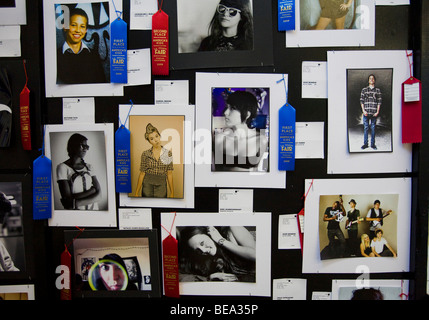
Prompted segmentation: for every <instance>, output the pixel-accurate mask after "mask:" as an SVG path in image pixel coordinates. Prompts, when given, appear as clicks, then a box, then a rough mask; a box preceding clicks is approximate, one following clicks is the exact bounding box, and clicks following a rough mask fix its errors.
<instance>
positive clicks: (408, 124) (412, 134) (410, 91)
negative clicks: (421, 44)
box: [402, 52, 422, 143]
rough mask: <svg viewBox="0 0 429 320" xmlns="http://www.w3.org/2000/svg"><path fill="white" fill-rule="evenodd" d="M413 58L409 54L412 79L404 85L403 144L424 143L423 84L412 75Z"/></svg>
mask: <svg viewBox="0 0 429 320" xmlns="http://www.w3.org/2000/svg"><path fill="white" fill-rule="evenodd" d="M411 56H412V53H408V52H407V58H408V62H409V65H410V77H409V78H408V79H407V80H406V81H405V82H403V83H402V143H420V142H422V98H421V97H422V84H421V82H420V80H418V79H417V78H415V77H413V75H412V65H413V63H412V62H411V60H410V57H411Z"/></svg>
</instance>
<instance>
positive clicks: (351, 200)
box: [319, 194, 398, 260]
mask: <svg viewBox="0 0 429 320" xmlns="http://www.w3.org/2000/svg"><path fill="white" fill-rule="evenodd" d="M397 207H398V195H397V194H373V195H372V194H371V195H369V194H352V195H350V194H349V195H321V196H320V198H319V213H320V215H319V243H320V249H321V250H320V258H321V260H326V259H342V258H353V257H360V258H377V257H392V258H396V256H397V220H398V210H397Z"/></svg>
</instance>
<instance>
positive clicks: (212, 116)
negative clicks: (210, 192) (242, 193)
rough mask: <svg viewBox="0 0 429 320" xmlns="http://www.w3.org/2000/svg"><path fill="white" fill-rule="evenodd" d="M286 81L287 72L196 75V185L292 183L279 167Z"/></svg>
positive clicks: (238, 186) (237, 185)
mask: <svg viewBox="0 0 429 320" xmlns="http://www.w3.org/2000/svg"><path fill="white" fill-rule="evenodd" d="M283 78H284V79H285V80H284V81H285V82H286V83H285V84H284V83H283V81H280V80H283ZM285 85H286V88H287V75H286V77H284V75H281V74H241V73H235V74H234V73H197V74H196V138H195V140H196V145H195V150H196V152H195V154H196V156H197V157H198V158H196V163H195V172H196V175H195V176H196V181H195V184H196V186H200V187H233V188H241V187H254V188H258V187H260V188H285V187H286V173H285V171H280V170H278V165H277V163H278V157H277V154H278V148H279V136H278V126H279V123H278V110H279V109H280V108H281V107H282V106H283V105H284V104H285V103H286V100H287V98H286V94H287V93H286V92H285ZM207 106H211V108H207ZM234 123H235V124H234ZM234 137H235V138H234ZM234 139H236V140H237V139H238V140H237V141H238V143H237V144H234V143H231V141H233V140H234Z"/></svg>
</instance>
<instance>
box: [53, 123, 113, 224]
mask: <svg viewBox="0 0 429 320" xmlns="http://www.w3.org/2000/svg"><path fill="white" fill-rule="evenodd" d="M45 150H46V157H48V158H49V159H51V161H52V208H53V212H52V218H51V219H49V225H51V226H77V225H78V226H82V227H83V226H94V227H115V226H116V224H117V222H116V198H115V179H114V171H112V170H110V169H109V168H114V159H113V154H114V152H113V124H111V123H107V124H91V125H89V124H70V125H64V124H63V125H47V126H46V131H45Z"/></svg>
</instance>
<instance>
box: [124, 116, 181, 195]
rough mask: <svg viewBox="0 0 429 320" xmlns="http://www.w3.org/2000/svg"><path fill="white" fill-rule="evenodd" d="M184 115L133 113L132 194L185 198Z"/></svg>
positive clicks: (131, 122) (131, 117) (131, 121)
mask: <svg viewBox="0 0 429 320" xmlns="http://www.w3.org/2000/svg"><path fill="white" fill-rule="evenodd" d="M184 125H185V117H184V116H183V115H131V116H130V119H129V128H130V131H131V186H132V192H131V194H129V196H130V197H135V198H176V199H182V198H183V197H184V174H185V172H184V168H185V166H184V156H185V154H184V152H185V151H184Z"/></svg>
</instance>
